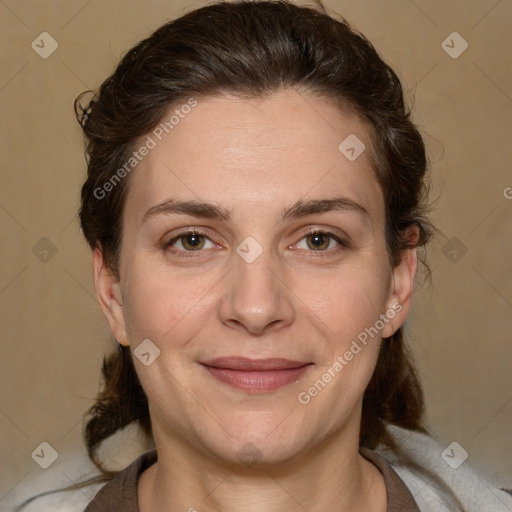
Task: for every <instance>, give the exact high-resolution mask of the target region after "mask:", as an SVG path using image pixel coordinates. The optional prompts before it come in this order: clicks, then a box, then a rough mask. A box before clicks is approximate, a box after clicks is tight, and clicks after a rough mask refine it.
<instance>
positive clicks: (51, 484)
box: [0, 426, 512, 512]
mask: <svg viewBox="0 0 512 512" xmlns="http://www.w3.org/2000/svg"><path fill="white" fill-rule="evenodd" d="M388 429H389V431H390V433H391V434H392V436H393V437H394V438H395V439H396V440H397V442H398V444H399V445H400V446H401V447H402V448H403V449H404V451H405V452H406V454H407V455H408V456H410V457H411V458H412V459H413V460H414V461H415V462H417V463H418V464H419V465H420V466H422V467H423V468H425V469H427V470H430V471H431V472H432V473H433V474H435V475H437V476H438V477H440V478H441V479H442V480H443V481H444V482H445V483H446V484H447V486H448V487H449V488H450V489H451V490H452V492H453V493H454V494H455V496H457V498H458V499H459V501H460V502H461V503H462V504H463V506H464V508H465V512H512V496H511V495H509V494H508V493H507V492H505V491H502V490H500V489H499V488H498V486H497V485H496V484H494V483H492V482H490V481H489V480H487V479H485V478H483V477H482V476H481V475H479V474H477V473H476V472H475V471H474V470H473V469H472V468H471V467H470V465H469V464H468V463H467V461H465V462H464V463H462V464H461V465H460V466H459V467H458V468H457V469H453V468H452V467H450V466H449V465H448V464H447V463H446V462H445V460H444V459H443V458H442V457H441V454H442V453H443V450H444V449H445V447H443V446H441V445H440V444H439V443H438V442H437V441H436V440H435V439H433V438H431V437H429V436H426V435H423V434H419V433H417V432H411V431H409V430H406V429H403V428H399V427H395V426H389V427H388ZM141 447H142V446H141ZM131 448H132V450H131V451H132V452H133V445H132V446H131ZM143 448H144V449H142V451H141V453H143V452H144V451H146V449H147V446H145V447H143ZM375 451H376V452H378V453H380V454H381V455H382V456H383V457H384V458H385V459H386V460H387V461H388V463H389V464H390V465H391V466H392V467H393V469H394V470H395V471H396V472H397V473H398V475H399V476H400V478H401V479H402V480H403V481H404V483H405V485H406V486H407V487H408V488H409V490H410V491H411V494H412V495H413V496H414V499H415V500H416V503H417V504H418V506H419V508H420V510H421V511H422V512H454V509H453V508H452V507H450V505H449V504H447V502H446V499H445V498H443V493H442V492H440V491H439V490H438V489H437V488H436V486H435V485H433V484H432V482H431V481H430V479H429V478H428V477H427V476H425V475H422V474H416V473H415V472H413V471H412V470H411V469H409V468H407V467H404V466H402V465H400V464H399V463H398V461H397V457H396V455H395V454H394V453H393V452H391V451H390V450H389V449H386V448H384V447H380V448H377V449H376V450H375ZM96 474H98V471H97V470H96V468H94V466H93V464H92V463H91V462H90V461H89V459H88V458H87V456H86V455H85V454H84V453H81V454H69V455H68V456H67V457H66V458H65V460H64V457H62V456H61V457H60V458H59V461H57V462H55V463H54V464H53V465H52V466H51V467H50V468H48V469H47V470H45V471H43V472H42V473H41V474H40V475H39V476H38V478H35V479H32V480H31V481H30V482H29V483H28V484H25V485H24V486H23V489H21V488H18V489H14V490H13V491H12V492H10V493H9V495H8V496H7V497H6V498H5V499H4V500H2V501H0V511H1V512H14V510H15V506H17V505H19V504H20V503H21V502H22V501H24V500H25V499H26V498H28V497H32V496H35V495H37V494H39V493H41V492H45V491H48V490H53V489H58V488H60V487H64V486H67V485H69V484H70V483H71V482H72V481H75V482H76V481H80V480H85V479H86V478H89V477H91V476H94V475H96ZM102 485H105V484H94V485H91V486H89V487H86V488H83V489H78V490H73V491H66V492H57V493H52V494H49V495H46V496H42V497H40V498H37V499H36V500H34V501H33V502H32V503H30V504H29V505H28V506H27V507H25V508H23V510H22V512H83V510H84V509H85V507H86V506H87V504H88V503H89V502H90V501H91V500H92V498H93V497H94V495H95V494H96V492H97V491H98V490H99V489H100V488H101V487H102ZM18 487H21V486H18ZM509 488H512V482H511V484H510V486H509Z"/></svg>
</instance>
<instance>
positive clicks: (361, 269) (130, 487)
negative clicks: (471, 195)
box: [77, 0, 510, 512]
mask: <svg viewBox="0 0 512 512" xmlns="http://www.w3.org/2000/svg"><path fill="white" fill-rule="evenodd" d="M77 105H78V107H77V112H78V115H79V119H80V122H81V124H82V127H83V129H84V132H85V136H86V139H87V155H88V177H87V181H86V182H85V184H84V186H83V188H82V207H81V211H80V219H81V225H82V229H83V232H84V234H85V237H86V239H87V241H88V243H89V245H90V247H91V249H92V250H93V266H94V283H95V287H96V290H97V296H98V300H99V303H100V306H101V309H102V311H103V314H104V316H105V318H106V320H107V322H108V324H109V327H110V329H111V331H112V333H113V335H114V336H115V337H116V339H117V340H118V343H119V351H118V352H116V353H115V354H113V355H111V356H110V357H109V358H108V359H107V360H106V361H105V364H104V368H103V374H104V389H103V391H102V393H101V394H100V396H99V397H98V400H97V403H96V404H95V406H94V407H93V408H92V409H91V411H90V413H91V418H90V419H89V420H88V423H87V426H86V442H87V446H88V450H89V455H90V457H91V459H92V460H93V461H94V462H95V463H96V464H97V465H98V467H99V468H101V469H102V471H103V472H104V473H105V475H106V476H105V478H106V479H108V480H109V482H108V483H106V484H105V485H104V486H103V487H102V488H101V489H100V490H99V491H98V492H97V494H96V496H95V497H94V499H92V501H90V503H89V504H88V505H87V507H86V509H85V510H86V512H96V511H107V510H108V511H114V510H115V511H117V510H123V511H141V512H148V511H160V510H162V511H163V510H189V511H193V510H197V511H199V512H201V511H203V510H204V511H206V510H222V511H231V510H240V509H243V510H245V511H266V510H268V511H291V510H293V511H295V510H297V511H298V510H308V511H323V510H336V511H340V512H341V511H372V512H384V511H388V512H397V511H399V510H400V511H403V512H405V511H411V512H412V511H418V510H436V511H439V510H483V508H482V507H483V504H485V506H487V507H489V508H488V510H501V508H499V507H501V506H507V507H508V506H509V505H508V504H509V503H510V500H508V496H507V495H506V494H505V493H504V492H501V491H498V490H497V489H494V490H492V492H491V491H488V493H487V494H486V495H484V496H479V497H478V499H479V500H481V501H479V502H476V501H475V499H476V498H475V497H474V496H470V495H469V494H467V493H466V491H465V490H464V492H462V488H456V487H455V486H453V485H449V483H447V481H445V479H443V477H442V476H439V475H437V474H435V471H433V470H432V469H429V468H428V467H423V468H422V467H421V466H420V464H419V463H418V461H417V460H415V459H414V458H413V457H412V456H411V454H410V453H408V451H407V450H406V448H405V446H406V444H405V441H406V439H407V438H404V441H403V443H404V444H402V443H401V442H400V435H401V434H403V433H404V432H405V433H408V435H409V436H411V435H412V436H415V437H414V439H424V438H426V436H423V434H424V433H425V428H424V427H423V425H422V414H423V408H424V407H423V396H422V391H421V386H420V383H419V381H418V378H417V375H416V372H415V370H414V367H413V364H412V362H411V360H410V358H409V356H408V354H407V351H406V348H405V346H404V343H403V339H402V338H403V335H402V326H403V324H404V322H405V320H406V318H407V315H408V312H409V309H410V305H411V296H412V290H413V284H414V278H415V275H416V271H417V261H418V254H417V253H418V251H419V250H420V249H421V248H422V247H423V246H424V245H425V244H426V243H427V242H428V240H429V239H430V237H431V233H432V231H433V228H432V226H431V225H430V223H429V221H428V219H427V218H426V217H425V215H424V212H425V196H426V194H425V190H426V187H425V179H426V167H427V166H426V158H425V150H424V144H423V141H422V138H421V136H420V134H419V133H418V131H417V129H416V128H415V126H414V124H413V123H412V122H411V121H410V119H409V113H408V111H407V110H406V108H405V106H404V102H403V94H402V89H401V86H400V82H399V79H398V78H397V76H396V75H395V73H394V72H393V71H392V70H391V69H390V68H389V67H388V66H387V65H386V64H385V63H384V62H383V61H382V60H381V59H380V57H379V56H378V54H377V53H376V51H375V50H374V48H373V47H372V45H371V44H370V43H369V42H368V41H367V40H366V39H365V38H364V37H363V36H362V35H360V34H358V33H356V32H355V31H353V30H352V29H350V27H349V26H348V24H347V23H346V22H344V21H343V20H338V19H334V18H332V17H330V16H329V15H328V14H327V13H326V12H325V9H324V8H323V7H322V6H319V7H318V8H313V7H299V6H297V5H294V4H292V3H289V2H287V1H284V0H278V1H272V2H266V1H261V2H260V1H256V2H245V1H242V2H228V3H216V4H211V5H208V6H206V7H203V8H200V9H197V10H195V11H192V12H190V13H188V14H186V15H185V16H183V17H181V18H180V19H178V20H175V21H173V22H171V23H169V24H166V25H164V26H163V27H161V28H160V29H158V30H157V31H156V32H155V33H154V34H153V35H152V36H150V37H149V38H148V39H146V40H144V41H142V42H141V43H140V44H138V45H137V46H136V47H134V48H133V49H132V50H130V51H129V52H128V54H127V55H126V56H125V57H124V58H123V60H122V62H121V63H120V64H119V66H118V68H117V69H116V71H115V72H114V74H113V75H112V76H111V77H110V78H108V79H107V80H106V81H105V82H104V84H103V85H102V87H101V89H100V91H99V93H98V95H97V96H96V97H95V98H94V99H93V100H92V101H90V102H89V103H88V104H87V105H85V106H84V107H83V108H82V107H80V106H79V105H80V102H78V103H77ZM133 422H136V423H138V424H139V425H140V427H141V428H142V429H143V430H144V431H145V432H146V433H147V434H148V436H151V438H152V439H153V440H154V445H155V450H153V451H150V452H148V453H145V454H144V455H143V456H141V457H140V458H139V459H137V460H136V461H135V462H134V463H133V464H131V465H130V466H129V467H128V468H126V469H125V470H124V471H122V472H121V473H119V474H117V475H116V476H114V475H113V474H112V473H109V472H108V469H106V468H104V467H103V466H102V464H101V461H100V460H99V458H98V456H97V451H98V449H99V447H100V445H101V443H102V442H103V441H104V440H105V439H106V438H107V437H109V436H110V435H112V434H114V433H116V432H117V431H119V430H120V429H122V428H123V427H126V426H128V425H130V424H132V423H133ZM376 449H378V450H379V452H378V451H376ZM383 454H387V457H385V456H383ZM394 468H395V469H396V471H395V469H394ZM398 468H401V469H398ZM399 475H401V476H399ZM404 475H405V476H404ZM407 475H409V476H408V477H407ZM414 478H418V479H419V481H420V482H421V483H422V484H423V487H426V488H427V489H428V490H429V491H431V492H430V493H429V492H428V491H425V490H424V489H422V490H423V491H424V492H418V491H417V489H416V492H414V489H415V488H414V484H413V483H410V482H413V480H414ZM406 481H408V482H409V483H408V484H406ZM493 500H494V501H493ZM507 500H508V502H507ZM475 503H476V505H475ZM503 510H507V509H506V508H504V509H503Z"/></svg>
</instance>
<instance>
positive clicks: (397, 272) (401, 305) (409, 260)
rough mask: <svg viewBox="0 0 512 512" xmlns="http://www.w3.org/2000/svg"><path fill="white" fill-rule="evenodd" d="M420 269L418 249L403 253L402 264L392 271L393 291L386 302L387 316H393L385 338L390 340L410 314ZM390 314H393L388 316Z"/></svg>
mask: <svg viewBox="0 0 512 512" xmlns="http://www.w3.org/2000/svg"><path fill="white" fill-rule="evenodd" d="M417 269H418V256H417V250H416V247H415V246H413V247H410V248H408V249H405V250H404V251H402V254H401V259H400V263H399V264H398V265H396V267H395V268H394V269H393V271H392V279H391V289H390V293H389V296H388V299H387V301H386V308H387V309H386V314H387V316H393V318H392V319H391V318H390V320H389V323H387V324H386V325H385V327H384V329H383V331H382V337H383V338H389V337H390V336H392V335H393V334H394V332H395V331H396V330H397V329H398V328H400V327H401V326H402V325H403V324H404V323H405V320H406V318H407V316H408V314H409V310H410V307H411V302H412V292H413V288H414V278H415V277H416V271H417ZM388 312H392V313H391V314H388Z"/></svg>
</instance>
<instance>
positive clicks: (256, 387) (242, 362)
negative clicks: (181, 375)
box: [201, 357, 314, 393]
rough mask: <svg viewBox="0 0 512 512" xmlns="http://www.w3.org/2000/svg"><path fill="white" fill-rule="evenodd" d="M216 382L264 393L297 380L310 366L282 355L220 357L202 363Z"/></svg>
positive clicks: (310, 364)
mask: <svg viewBox="0 0 512 512" xmlns="http://www.w3.org/2000/svg"><path fill="white" fill-rule="evenodd" d="M201 365H202V366H203V367H204V368H205V369H206V370H207V371H208V372H209V373H210V375H211V376H212V377H214V378H215V379H216V380H217V381H219V382H222V383H223V384H227V385H228V386H231V387H233V388H235V389H239V390H242V391H247V392H250V393H266V392H270V391H275V390H276V389H279V388H281V387H283V386H286V385H288V384H291V383H292V382H296V381H297V380H299V379H300V378H301V377H302V376H303V375H304V374H305V373H306V372H307V371H308V370H309V369H310V368H311V367H312V366H314V365H313V363H308V362H305V361H292V360H290V359H283V358H271V359H248V358H245V357H221V358H217V359H212V360H209V361H204V362H201Z"/></svg>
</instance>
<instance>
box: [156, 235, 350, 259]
mask: <svg viewBox="0 0 512 512" xmlns="http://www.w3.org/2000/svg"><path fill="white" fill-rule="evenodd" d="M191 234H193V235H198V236H201V237H204V238H206V239H208V240H209V241H210V242H212V243H214V242H213V241H212V240H210V238H209V237H208V234H207V233H205V232H204V231H197V230H196V229H188V230H187V231H182V232H181V233H179V234H178V235H176V236H175V237H173V238H171V239H170V240H168V241H166V242H164V243H163V244H162V249H163V250H164V251H169V250H170V249H169V247H171V246H172V245H174V244H175V243H176V242H177V241H179V240H180V239H181V238H185V237H186V236H187V235H191ZM311 235H325V236H328V237H329V238H332V239H333V240H334V241H335V242H337V243H338V244H339V245H338V246H337V247H335V248H334V249H327V250H318V251H315V250H308V252H310V253H312V254H311V257H313V258H317V257H320V258H322V257H327V256H330V255H332V253H333V252H339V251H341V250H343V249H348V248H350V246H351V245H350V240H349V238H348V236H347V238H342V237H340V236H339V235H336V234H334V233H332V232H330V231H326V230H324V229H320V228H312V229H309V230H308V231H307V232H306V233H304V235H303V236H302V238H301V239H300V240H299V242H300V241H302V240H303V239H304V238H307V237H308V236H311ZM297 243H298V242H297ZM301 250H304V249H301ZM306 250H307V249H306ZM171 252H173V251H171ZM200 252H203V251H202V250H201V249H199V250H197V251H181V250H179V251H175V252H174V254H176V253H180V256H179V257H182V258H196V257H197V256H196V255H195V254H194V253H200ZM326 253H327V254H326ZM313 254H314V255H313Z"/></svg>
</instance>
